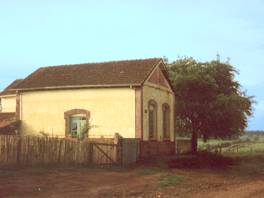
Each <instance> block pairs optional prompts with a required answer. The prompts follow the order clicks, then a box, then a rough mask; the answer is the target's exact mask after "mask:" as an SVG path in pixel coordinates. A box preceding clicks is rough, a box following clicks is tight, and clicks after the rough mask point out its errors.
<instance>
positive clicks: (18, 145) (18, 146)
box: [17, 136, 21, 164]
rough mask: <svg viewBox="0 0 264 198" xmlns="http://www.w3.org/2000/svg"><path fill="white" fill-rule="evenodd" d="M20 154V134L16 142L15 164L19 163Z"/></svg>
mask: <svg viewBox="0 0 264 198" xmlns="http://www.w3.org/2000/svg"><path fill="white" fill-rule="evenodd" d="M20 155H21V136H19V137H18V142H17V164H20Z"/></svg>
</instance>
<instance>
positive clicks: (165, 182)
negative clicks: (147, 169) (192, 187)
mask: <svg viewBox="0 0 264 198" xmlns="http://www.w3.org/2000/svg"><path fill="white" fill-rule="evenodd" d="M186 179H187V178H186V177H184V176H180V175H175V174H170V173H167V174H163V175H161V176H160V178H159V183H158V185H159V186H160V187H168V186H175V185H178V184H181V183H183V182H185V181H186Z"/></svg>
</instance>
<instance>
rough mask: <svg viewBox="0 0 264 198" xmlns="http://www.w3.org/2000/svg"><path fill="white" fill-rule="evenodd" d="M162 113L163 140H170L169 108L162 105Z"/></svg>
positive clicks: (166, 105)
mask: <svg viewBox="0 0 264 198" xmlns="http://www.w3.org/2000/svg"><path fill="white" fill-rule="evenodd" d="M162 112H163V120H162V121H163V139H164V140H168V139H170V106H169V105H168V104H163V105H162Z"/></svg>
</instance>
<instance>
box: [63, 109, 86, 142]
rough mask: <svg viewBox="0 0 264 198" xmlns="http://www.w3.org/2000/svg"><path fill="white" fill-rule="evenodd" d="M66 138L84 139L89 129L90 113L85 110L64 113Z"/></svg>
mask: <svg viewBox="0 0 264 198" xmlns="http://www.w3.org/2000/svg"><path fill="white" fill-rule="evenodd" d="M64 119H65V136H67V137H68V136H70V137H76V138H81V139H82V138H84V137H87V133H88V129H89V120H90V112H89V111H88V110H85V109H71V110H69V111H66V112H64Z"/></svg>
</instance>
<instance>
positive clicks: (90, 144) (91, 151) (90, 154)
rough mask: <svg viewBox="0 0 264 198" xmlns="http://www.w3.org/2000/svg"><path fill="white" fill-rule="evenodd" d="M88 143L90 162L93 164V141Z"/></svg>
mask: <svg viewBox="0 0 264 198" xmlns="http://www.w3.org/2000/svg"><path fill="white" fill-rule="evenodd" d="M87 143H88V147H89V151H90V152H89V156H90V158H89V163H90V164H93V142H87Z"/></svg>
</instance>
